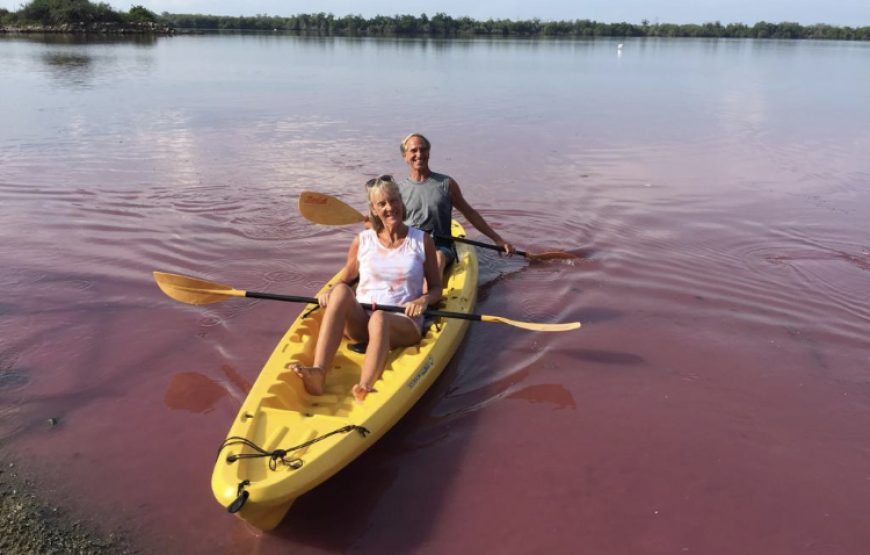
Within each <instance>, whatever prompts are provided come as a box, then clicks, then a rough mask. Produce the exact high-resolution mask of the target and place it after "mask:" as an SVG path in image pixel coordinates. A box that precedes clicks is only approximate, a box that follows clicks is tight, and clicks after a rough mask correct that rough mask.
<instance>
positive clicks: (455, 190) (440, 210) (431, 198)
mask: <svg viewBox="0 0 870 555" xmlns="http://www.w3.org/2000/svg"><path fill="white" fill-rule="evenodd" d="M431 146H432V145H431V144H430V143H429V140H428V139H427V138H426V137H424V136H423V135H421V134H419V133H411V134H410V135H408V136H407V137H405V139H404V140H403V141H402V144H401V145H399V148H400V149H401V151H402V157H403V158H404V159H405V162H406V163H407V164H408V167H409V169H410V173H409V175H408V177H406V178H405V179H403V180H401V181H399V191H400V192H401V193H402V200H403V201H404V202H405V206H407V215H406V216H405V223H406V224H408V225H410V226H413V227H417V228H420V229H422V230H423V231H428V232H429V233H432V234H435V235H439V236H441V237H450V220H451V218H452V213H453V208H454V207H455V208H456V209H457V210H459V212H461V213H462V215H463V216H465V219H467V220H468V221H469V223H471V225H473V226H474V227H476V228H477V229H478V230H479V231H480V232H481V233H483V234H484V235H486V236H487V237H489V238H490V239H492V240H493V241H494V242H495V244H496V245H498V246H499V247H501V248H502V249H504V252H505V253H507V254H510V253H512V252H514V247H513V245H511V244H510V243H508V242H507V241H505V240H504V239H502V237H501V235H499V234H498V233H496V232H495V230H493V229H492V228H491V227H489V224H487V223H486V220H484V219H483V216H481V215H480V213H479V212H478V211H477V210H475V209H474V208H472V207H471V205H470V204H468V202H467V201H466V200H465V197H463V196H462V191H461V190H460V189H459V184H458V183H456V180H454V179H453V178H452V177H450V176H449V175H444V174H440V173H435V172H433V171H432V170H430V169H429V150H430V148H431ZM435 247H436V249H437V253H436V256H437V257H438V268H439V269H440V270H441V273H443V272H444V269H445V268H446V267H447V266H448V265H449V264H451V263H452V262H453V261H454V260H455V259H456V253H455V251H454V250H453V242H452V241H450V240H444V239H435Z"/></svg>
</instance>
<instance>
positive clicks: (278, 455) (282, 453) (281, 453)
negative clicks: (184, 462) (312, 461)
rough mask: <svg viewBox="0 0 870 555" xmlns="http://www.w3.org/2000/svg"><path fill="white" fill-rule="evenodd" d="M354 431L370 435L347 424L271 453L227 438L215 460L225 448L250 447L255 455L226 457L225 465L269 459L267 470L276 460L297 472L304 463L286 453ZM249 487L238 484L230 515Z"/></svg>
mask: <svg viewBox="0 0 870 555" xmlns="http://www.w3.org/2000/svg"><path fill="white" fill-rule="evenodd" d="M354 430H356V431H357V432H359V435H361V436H362V437H366V435H368V434H369V433H371V432H370V431H369V430H368V428H365V427H363V426H357V425H356V424H348V425H347V426H344V427H342V428H339V429H337V430H332V431H331V432H328V433H325V434H323V435H322V436H317V437H315V438H312V439H309V440H308V441H306V442H305V443H300V444H299V445H295V446H293V447H288V448H287V449H275V450H273V451H267V450H265V449H263V448H262V447H260V446H259V445H257V444H256V443H254V442H253V441H251V440H250V439H247V438H244V437H240V436H233V437H228V438H227V439H225V440H224V442H223V443H221V446H220V449H218V452H217V458H218V459H220V456H221V451H223V450H224V448H225V447H230V446H233V445H244V446H246V447H250V448H251V449H253V450H254V451H256V453H239V454H238V455H227V464H232V463H234V462H236V461H237V460H239V459H254V458H258V457H269V470H272V471H273V472H274V471H275V470H277V469H278V460H280V461H281V464H283V465H285V466H289V467H290V468H292V469H293V470H298V469H299V468H302V465H303V464H305V462H304V461H303V460H302V459H300V458H299V457H294V458H292V459H287V458H286V457H287V453H292V452H293V451H297V450H299V449H303V448H305V447H308V446H309V445H313V444H315V443H317V442H318V441H321V440H324V439H326V438H328V437H329V436H332V435H335V434H346V433H349V432H353V431H354ZM249 485H251V481H250V480H242V481H241V482H239V485H238V488H237V490H236V500H235V501H233V502H232V503H230V505H229V506H228V507H227V511H229V512H230V513H237V512H239V511H240V510H241V509H242V507H243V506H244V504H245V502H246V501H247V500H248V496H249V495H250V494H249V493H248V492H247V491H245V487H247V486H249Z"/></svg>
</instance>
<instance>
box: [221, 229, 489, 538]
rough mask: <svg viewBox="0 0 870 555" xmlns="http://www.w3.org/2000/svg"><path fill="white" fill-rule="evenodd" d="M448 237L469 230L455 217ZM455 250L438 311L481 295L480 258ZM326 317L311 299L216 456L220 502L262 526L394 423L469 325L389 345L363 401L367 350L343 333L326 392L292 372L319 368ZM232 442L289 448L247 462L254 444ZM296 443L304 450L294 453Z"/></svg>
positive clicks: (439, 326) (444, 323) (464, 308)
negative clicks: (357, 392)
mask: <svg viewBox="0 0 870 555" xmlns="http://www.w3.org/2000/svg"><path fill="white" fill-rule="evenodd" d="M452 233H453V235H454V236H459V237H462V236H464V235H465V233H464V230H463V229H462V227H461V226H460V225H459V224H458V223H457V222H455V221H454V222H453V230H452ZM456 251H457V255H458V259H457V261H456V263H454V264H453V265H452V266H451V267H450V268H449V269H448V272H447V274H446V275H445V282H444V300H443V302H442V305H441V306H440V307H439V308H443V309H444V310H447V311H453V312H464V313H470V312H472V311H473V310H474V305H475V302H476V298H477V281H478V261H477V255H476V253H475V251H474V249H473V248H472V247H470V246H468V245H463V244H460V243H457V244H456ZM337 278H338V275H336V276H334V277H333V278H332V279H331V280H330V281H329V282H327V284H326V285H324V289H326V288H328V287H330V286H331V285H333V284H334V283H335V282H336V280H337ZM322 316H323V311H322V310H320V309H317V308H316V305H307V306H306V307H305V309H304V310H303V312H302V314H301V315H300V316H299V317H298V318H297V319H296V320H295V321H294V322H293V324H292V325H291V326H290V328H289V329H288V330H287V332H286V333H285V334H284V336H283V337H282V339H281V341H280V342H279V343H278V346H277V347H276V348H275V350H274V351H273V353H272V355H271V356H270V357H269V360H268V361H267V362H266V364H265V365H264V367H263V370H262V371H261V372H260V375H259V376H258V378H257V380H256V382H255V383H254V385H253V386H252V388H251V391H250V392H249V393H248V396H247V398H246V400H245V401H244V403H243V404H242V406H241V408H240V409H239V413H238V415H237V416H236V418H235V420H234V421H233V424H232V426H231V427H230V430H229V433H228V434H227V440H228V441H229V442H231V443H232V444H230V445H226V446H225V447H224V448H223V449H222V450H221V452H220V453H219V454H218V458H217V461H216V463H215V467H214V471H213V473H212V480H211V483H212V492H213V493H214V496H215V498H216V499H217V501H218V502H219V503H220V504H221V505H223V506H224V507H227V508H230V507H232V508H233V509H234V510H235V515H236V516H238V517H239V518H241V519H243V520H245V521H246V522H248V523H249V524H251V525H253V526H254V527H256V528H258V529H260V530H271V529H272V528H274V527H275V526H277V525H278V524H279V523H280V522H281V520H282V519H283V518H284V516H285V514H286V513H287V511H288V509H289V508H290V506H291V504H292V503H293V501H294V500H295V499H296V498H297V497H299V496H300V495H303V494H304V493H306V492H308V491H310V490H311V489H312V488H314V487H316V486H317V485H319V484H321V483H322V482H323V481H325V480H326V479H328V478H329V477H331V476H332V475H334V474H335V473H336V472H338V471H339V470H341V469H342V468H343V467H345V466H346V465H347V464H348V463H350V462H351V461H353V460H354V459H356V458H357V457H358V456H359V455H360V454H361V453H363V452H364V451H365V450H366V449H368V448H369V447H370V446H371V445H372V444H374V443H375V442H376V441H377V440H378V439H379V438H380V437H382V436H383V435H384V434H385V433H386V432H387V430H389V429H390V428H391V427H392V426H393V425H394V424H395V423H396V422H398V421H399V419H400V418H401V417H402V416H403V415H404V414H405V413H406V412H407V411H408V410H409V409H410V408H411V407H412V406H413V405H414V404H415V403H416V402H417V400H418V399H419V398H420V397H421V396H422V395H423V394H424V393H425V392H426V390H427V389H429V387H430V386H431V385H432V384H433V383H434V382H435V380H436V379H437V378H438V376H439V375H440V374H441V372H442V371H443V370H444V367H445V366H446V365H447V363H448V362H449V361H450V359H451V358H452V356H453V354H454V353H455V352H456V349H457V348H458V347H459V345H460V343H461V342H462V338H463V337H464V335H465V332H466V330H467V328H468V325H469V321H468V320H464V319H456V318H437V319H435V320H434V321H432V322H431V325H429V326H428V327H427V329H426V330H425V331H424V336H423V339H422V340H421V342H420V343H419V344H417V345H414V346H411V347H407V348H403V349H395V350H393V351H391V353H390V356H389V358H388V360H387V365H386V368H385V370H384V372H383V375H382V376H381V379H380V380H378V381H377V382H376V383H375V385H374V389H375V390H374V391H372V392H371V393H369V394H368V396H367V397H366V398H365V400H364V401H362V402H361V403H359V402H356V401H355V399H354V397H353V395H352V394H351V388H352V387H353V385H354V384H356V383H357V382H358V381H359V375H360V368H361V365H362V362H363V355H362V354H360V353H357V352H354V351H352V350H351V349H349V345H348V343H347V340H346V339H345V340H343V341H342V344H341V346H340V348H339V350H338V352H337V354H336V357H335V362H334V364H333V368H332V369H330V371H329V372H328V374H327V379H326V386H325V392H324V395H319V396H313V395H309V394H308V393H307V392H306V391H305V388H304V387H303V385H302V382H301V380H300V379H299V378H298V376H296V375H295V373H294V372H293V371H292V370H291V369H290V367H291V365H293V364H297V363H298V364H301V365H303V366H311V365H312V364H313V359H314V347H315V340H316V337H317V335H318V332H319V329H320V324H321V318H322ZM233 438H243V440H244V441H247V442H250V443H252V444H254V445H255V446H257V447H259V448H261V449H263V450H265V451H267V452H274V451H275V450H278V449H281V450H288V451H287V452H286V454H284V456H283V457H277V458H274V459H273V458H271V457H251V458H248V457H247V456H248V455H251V454H256V450H255V449H254V447H252V446H251V445H250V444H248V445H243V444H241V443H240V442H239V440H238V439H235V440H234V439H233ZM293 447H298V448H297V449H292V450H289V449H290V448H293ZM239 455H241V456H242V458H236V457H238V456H239ZM239 506H240V507H241V508H239ZM236 509H237V510H236Z"/></svg>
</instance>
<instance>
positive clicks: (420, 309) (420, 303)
mask: <svg viewBox="0 0 870 555" xmlns="http://www.w3.org/2000/svg"><path fill="white" fill-rule="evenodd" d="M428 299H429V298H428V297H427V296H426V295H423V296H422V297H420V298H419V299H414V300H413V301H411V302H409V303H407V304H405V316H408V317H409V318H416V317H417V316H421V315H422V314H423V313H424V312H426V309H427V308H428V307H429V303H428V302H427V301H428Z"/></svg>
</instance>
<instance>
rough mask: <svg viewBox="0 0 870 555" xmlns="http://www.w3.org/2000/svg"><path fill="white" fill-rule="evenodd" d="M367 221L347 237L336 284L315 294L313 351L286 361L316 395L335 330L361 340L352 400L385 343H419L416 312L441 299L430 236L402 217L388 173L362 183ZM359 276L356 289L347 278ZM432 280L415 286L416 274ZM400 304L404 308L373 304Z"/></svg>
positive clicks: (366, 388) (376, 367) (383, 354)
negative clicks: (319, 311) (299, 360)
mask: <svg viewBox="0 0 870 555" xmlns="http://www.w3.org/2000/svg"><path fill="white" fill-rule="evenodd" d="M366 193H367V197H368V202H369V222H370V227H369V228H368V229H366V230H364V231H362V232H360V233H359V234H358V235H357V236H356V237H354V239H353V242H351V244H350V249H349V250H348V253H347V262H346V263H345V265H344V268H342V270H341V275H340V277H339V281H338V283H337V284H336V285H335V286H334V287H332V288H331V289H330V290H329V291H327V292H326V293H324V294H322V295H320V297H319V298H318V302H319V304H320V306H321V307H324V308H325V310H326V312H325V314H324V316H323V323H322V324H321V327H320V333H319V334H318V336H317V344H316V347H315V350H314V365H313V366H310V367H304V366H301V365H298V364H297V365H294V366H293V367H292V368H293V370H294V371H295V372H296V374H297V375H298V376H299V377H300V378H302V381H303V383H304V385H305V390H306V391H308V393H310V394H312V395H322V394H323V390H324V383H325V381H326V377H327V372H328V371H329V369H330V368H332V363H333V360H334V359H335V353H336V351H337V350H338V347H339V344H340V342H341V336H342V331H343V332H344V335H346V336H347V337H348V338H350V339H351V340H353V341H359V342H368V345H367V347H366V351H365V359H364V361H363V366H362V372H361V374H360V380H359V383H358V384H356V385H354V386H353V390H352V392H353V395H354V397H355V398H356V399H357V400H358V401H362V400H363V399H365V397H366V395H367V394H368V393H369V392H370V391H373V389H372V388H373V386H374V383H375V382H376V381H377V380H378V379H379V378H380V376H381V373H382V372H383V370H384V366H386V363H387V356H388V355H389V352H390V349H394V348H396V347H407V346H409V345H414V344H416V343H419V342H420V338H421V334H422V329H423V312H425V311H426V308H427V307H428V306H429V305H435V304H437V303H438V302H439V301H440V300H441V272H439V271H438V261H437V258H436V254H435V242H434V240H433V239H432V237H431V236H430V235H429V234H428V233H424V232H423V231H421V230H419V229H416V228H413V227H409V226H408V225H407V224H405V223H404V219H405V205H404V204H403V202H402V196H401V194H400V193H399V188H398V186H397V185H396V183H395V182H394V181H393V178H392V177H390V176H388V175H384V176H381V177H378V178H375V179H372V180H369V182H368V183H366ZM357 277H358V278H359V283H358V284H357V287H356V293H354V290H353V289H352V288H351V284H352V283H354V282H355V281H356V279H357ZM424 279H425V280H426V283H428V284H431V285H432V286H431V287H429V288H428V292H427V293H423V280H424ZM360 303H371V304H373V305H375V306H377V305H378V304H381V305H400V306H404V307H405V312H404V313H393V312H385V311H383V310H373V311H372V312H368V311H366V310H365V309H363V307H362V306H360Z"/></svg>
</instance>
